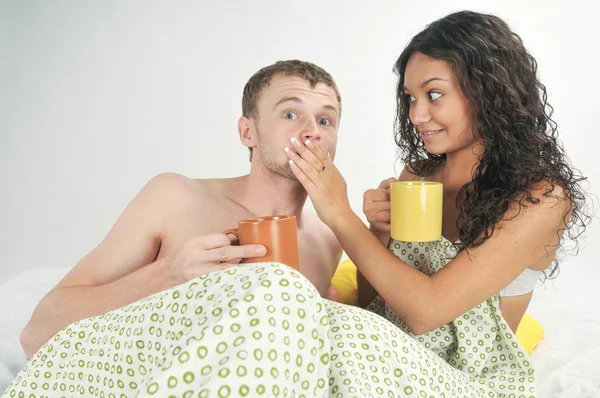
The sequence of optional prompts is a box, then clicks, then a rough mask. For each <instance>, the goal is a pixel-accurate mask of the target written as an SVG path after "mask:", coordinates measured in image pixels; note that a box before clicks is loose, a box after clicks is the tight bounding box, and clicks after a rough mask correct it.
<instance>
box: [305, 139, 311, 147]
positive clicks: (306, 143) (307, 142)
mask: <svg viewBox="0 0 600 398" xmlns="http://www.w3.org/2000/svg"><path fill="white" fill-rule="evenodd" d="M304 145H306V146H307V147H309V148H312V147H313V143H312V142H310V141H309V140H306V142H305V143H304Z"/></svg>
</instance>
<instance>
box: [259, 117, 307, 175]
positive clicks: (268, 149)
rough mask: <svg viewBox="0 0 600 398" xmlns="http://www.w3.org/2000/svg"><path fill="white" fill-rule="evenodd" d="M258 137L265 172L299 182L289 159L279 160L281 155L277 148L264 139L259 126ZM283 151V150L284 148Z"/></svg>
mask: <svg viewBox="0 0 600 398" xmlns="http://www.w3.org/2000/svg"><path fill="white" fill-rule="evenodd" d="M256 137H257V141H258V145H259V147H260V152H259V154H258V155H259V156H260V160H261V161H262V164H263V165H264V167H265V172H267V173H269V172H270V173H272V174H275V175H277V176H281V177H283V178H287V179H289V180H293V181H296V182H297V181H298V179H297V178H296V176H295V175H294V172H293V171H292V168H291V167H290V163H289V161H282V160H279V159H280V158H281V157H280V156H277V154H276V151H277V149H276V148H274V147H273V146H271V145H269V143H268V142H267V141H265V140H263V139H262V133H261V132H260V131H259V130H258V128H257V129H256ZM281 152H283V150H282V151H281Z"/></svg>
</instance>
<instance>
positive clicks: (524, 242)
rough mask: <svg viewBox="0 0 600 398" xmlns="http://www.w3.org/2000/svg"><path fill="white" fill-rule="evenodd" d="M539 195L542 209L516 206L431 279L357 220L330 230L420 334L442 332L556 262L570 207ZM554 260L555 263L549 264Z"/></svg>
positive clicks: (336, 222)
mask: <svg viewBox="0 0 600 398" xmlns="http://www.w3.org/2000/svg"><path fill="white" fill-rule="evenodd" d="M542 192H544V189H537V190H535V191H534V192H533V193H532V194H533V196H534V197H535V198H537V199H539V200H540V202H539V203H538V204H530V203H528V204H527V207H523V208H521V209H519V205H518V203H515V204H514V205H513V206H512V207H511V208H510V209H509V211H508V212H507V214H506V216H505V220H506V221H503V222H501V223H499V224H498V225H497V226H496V230H495V231H494V234H493V235H492V236H491V237H490V238H489V239H487V240H486V241H485V242H484V243H483V244H482V245H480V246H478V247H475V248H471V249H469V250H468V251H463V252H461V253H459V255H458V256H456V258H455V259H453V260H452V261H450V262H449V263H448V264H447V265H446V266H445V267H444V268H443V269H442V270H440V271H439V272H437V273H436V274H434V275H432V276H427V275H425V274H423V273H421V272H420V271H417V270H415V269H413V268H412V267H411V266H409V265H408V264H406V263H405V262H403V261H401V260H399V259H398V258H396V257H395V256H394V255H393V254H391V253H390V252H389V251H388V250H385V249H383V248H382V247H381V245H380V243H379V242H378V241H377V239H376V238H375V237H374V236H373V235H372V234H371V233H370V232H369V231H368V230H367V228H366V227H365V226H364V224H363V223H362V222H361V221H360V219H358V217H357V216H356V215H355V214H353V213H352V214H350V213H344V214H343V215H342V216H339V217H335V218H334V219H332V220H331V221H330V227H331V229H332V230H333V232H334V233H335V234H336V236H337V237H338V240H339V241H340V243H341V244H342V247H344V250H346V253H347V254H348V256H349V257H350V258H351V259H352V260H353V261H354V263H355V264H356V266H357V268H358V270H359V271H360V272H361V274H362V275H363V276H364V277H365V278H366V279H367V280H368V281H369V283H370V284H371V285H372V286H373V287H374V288H375V289H376V290H377V292H379V294H380V295H381V296H382V297H383V299H384V300H385V301H386V302H387V304H388V305H389V306H390V307H391V308H392V309H393V310H394V312H396V313H397V314H398V316H399V317H400V318H401V319H402V320H403V321H404V322H406V324H407V325H408V327H409V328H410V329H411V331H413V332H414V333H415V334H422V333H426V332H428V331H430V330H433V329H435V328H437V327H439V326H442V325H444V324H446V323H448V322H450V321H452V320H454V319H456V318H457V317H458V316H460V315H462V314H463V313H465V312H467V311H468V310H470V309H471V308H473V307H475V306H476V305H478V304H480V303H482V302H483V301H485V300H487V299H488V298H490V297H492V296H494V295H495V294H497V293H498V292H500V291H501V290H502V289H504V288H505V287H506V286H507V285H508V284H509V283H510V282H512V281H513V280H514V279H515V278H516V277H517V276H519V275H520V274H521V272H523V271H524V270H525V269H526V268H528V267H529V265H530V264H532V263H534V262H535V261H536V260H538V259H540V258H541V257H546V256H548V257H553V256H554V253H555V249H556V247H557V245H558V243H559V240H560V236H561V235H562V232H563V231H564V228H565V219H566V217H567V213H568V211H569V208H570V206H569V202H568V200H567V199H566V198H565V196H564V193H563V192H562V189H561V188H559V187H556V188H555V189H554V191H553V192H552V193H551V194H550V195H549V196H544V195H543V194H542ZM549 260H550V258H549Z"/></svg>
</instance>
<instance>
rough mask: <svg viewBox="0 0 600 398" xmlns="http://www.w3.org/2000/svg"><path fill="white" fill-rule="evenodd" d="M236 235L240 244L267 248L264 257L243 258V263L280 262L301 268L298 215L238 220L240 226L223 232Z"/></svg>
mask: <svg viewBox="0 0 600 398" xmlns="http://www.w3.org/2000/svg"><path fill="white" fill-rule="evenodd" d="M223 233H224V234H225V235H227V234H231V235H234V236H236V237H237V238H238V239H239V241H240V245H250V244H257V245H263V246H264V247H266V249H267V254H266V255H264V256H262V257H252V258H245V259H242V263H262V262H278V263H283V264H286V265H289V266H290V267H292V268H294V269H295V270H299V269H300V261H299V259H298V230H297V227H296V216H268V217H255V218H249V219H246V220H241V221H239V222H238V227H237V228H234V229H228V230H227V231H225V232H223Z"/></svg>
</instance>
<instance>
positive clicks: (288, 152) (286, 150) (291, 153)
mask: <svg viewBox="0 0 600 398" xmlns="http://www.w3.org/2000/svg"><path fill="white" fill-rule="evenodd" d="M285 153H287V154H288V156H294V152H293V151H292V150H291V149H290V148H288V147H285Z"/></svg>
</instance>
